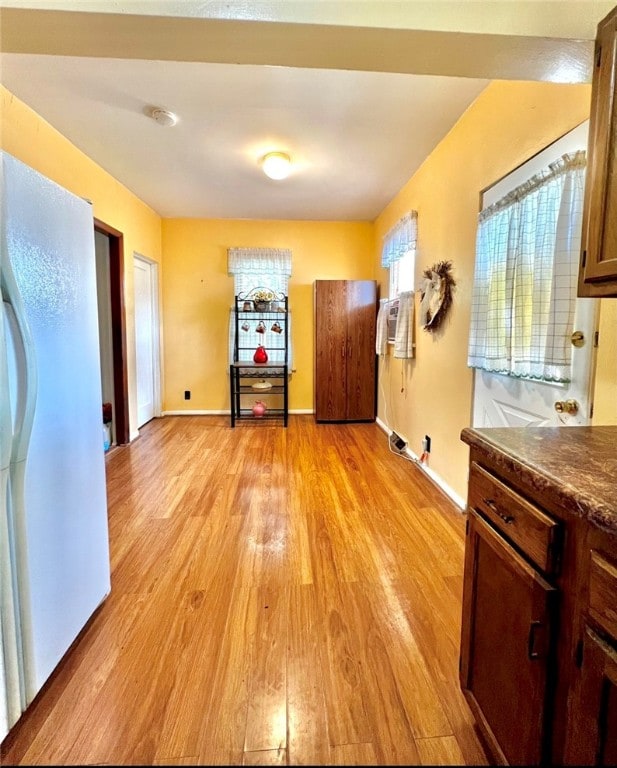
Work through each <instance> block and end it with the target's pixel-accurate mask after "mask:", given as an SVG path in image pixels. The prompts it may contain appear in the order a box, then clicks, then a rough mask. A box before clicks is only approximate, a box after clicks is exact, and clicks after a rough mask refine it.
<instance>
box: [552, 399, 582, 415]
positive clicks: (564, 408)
mask: <svg viewBox="0 0 617 768" xmlns="http://www.w3.org/2000/svg"><path fill="white" fill-rule="evenodd" d="M555 410H556V411H557V413H572V414H574V413H577V412H578V403H577V402H576V400H557V402H556V403H555Z"/></svg>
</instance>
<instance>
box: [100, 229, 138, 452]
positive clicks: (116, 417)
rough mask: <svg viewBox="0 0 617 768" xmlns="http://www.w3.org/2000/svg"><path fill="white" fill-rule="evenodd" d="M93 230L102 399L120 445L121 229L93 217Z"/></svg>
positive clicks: (123, 378) (123, 420)
mask: <svg viewBox="0 0 617 768" xmlns="http://www.w3.org/2000/svg"><path fill="white" fill-rule="evenodd" d="M94 232H95V244H96V253H97V291H98V292H99V326H100V337H101V378H102V383H103V402H110V403H111V404H112V427H111V439H112V441H113V443H115V444H116V445H123V444H126V443H128V442H129V440H130V428H129V394H128V375H127V365H126V358H127V355H126V318H125V304H124V236H123V234H122V232H120V231H118V230H117V229H114V228H113V227H110V226H109V225H108V224H105V223H104V222H102V221H100V220H99V219H94Z"/></svg>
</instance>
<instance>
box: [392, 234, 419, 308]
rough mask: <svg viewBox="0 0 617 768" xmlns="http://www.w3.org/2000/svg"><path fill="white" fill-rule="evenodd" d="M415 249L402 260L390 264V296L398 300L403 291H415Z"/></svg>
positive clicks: (404, 255)
mask: <svg viewBox="0 0 617 768" xmlns="http://www.w3.org/2000/svg"><path fill="white" fill-rule="evenodd" d="M415 255H416V251H415V247H414V248H413V249H410V250H408V251H406V252H405V253H404V254H403V255H402V256H401V257H400V259H395V260H394V261H393V262H392V263H391V264H390V289H389V294H388V295H389V296H390V298H391V299H396V298H397V297H398V296H400V294H401V293H402V292H403V291H413V286H414V268H415Z"/></svg>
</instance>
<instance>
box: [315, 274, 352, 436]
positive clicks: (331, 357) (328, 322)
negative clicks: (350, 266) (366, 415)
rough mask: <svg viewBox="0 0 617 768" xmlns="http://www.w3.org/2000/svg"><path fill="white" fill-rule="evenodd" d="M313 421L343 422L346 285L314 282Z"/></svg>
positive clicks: (339, 281) (345, 358)
mask: <svg viewBox="0 0 617 768" xmlns="http://www.w3.org/2000/svg"><path fill="white" fill-rule="evenodd" d="M314 386H315V418H316V419H317V421H344V420H345V419H346V418H347V281H346V280H316V281H315V384H314Z"/></svg>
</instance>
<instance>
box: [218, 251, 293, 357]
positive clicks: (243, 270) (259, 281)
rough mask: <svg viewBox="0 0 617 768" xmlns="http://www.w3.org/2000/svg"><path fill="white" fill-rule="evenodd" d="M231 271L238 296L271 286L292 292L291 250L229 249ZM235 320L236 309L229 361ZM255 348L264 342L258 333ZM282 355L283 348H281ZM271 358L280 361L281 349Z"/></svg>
mask: <svg viewBox="0 0 617 768" xmlns="http://www.w3.org/2000/svg"><path fill="white" fill-rule="evenodd" d="M227 270H228V273H229V274H230V275H233V278H234V296H237V295H238V294H240V293H247V292H249V291H251V290H252V289H253V288H259V287H263V288H270V289H271V290H273V291H274V292H275V293H281V294H283V295H284V296H287V295H288V289H289V278H290V277H291V251H290V250H289V249H287V248H229V249H228V250H227ZM287 331H288V334H289V337H288V345H287V362H288V364H289V367H290V369H291V365H292V343H291V340H292V326H291V309H290V310H289V314H288V322H287ZM235 332H236V331H235V323H234V315H233V309H230V315H229V360H230V362H231V361H232V360H233V354H234V340H235V339H234V336H235ZM253 340H254V342H255V347H257V344H258V343H259V342H260V341H261V338H260V336H259V335H258V334H255V336H254V339H253ZM278 354H279V355H280V356H281V357H282V355H283V354H284V353H283V352H282V351H280V350H279V351H278ZM270 360H271V361H272V362H277V351H273V352H272V353H270Z"/></svg>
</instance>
